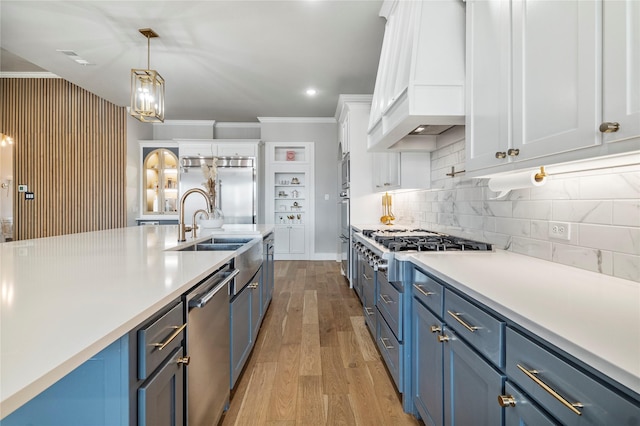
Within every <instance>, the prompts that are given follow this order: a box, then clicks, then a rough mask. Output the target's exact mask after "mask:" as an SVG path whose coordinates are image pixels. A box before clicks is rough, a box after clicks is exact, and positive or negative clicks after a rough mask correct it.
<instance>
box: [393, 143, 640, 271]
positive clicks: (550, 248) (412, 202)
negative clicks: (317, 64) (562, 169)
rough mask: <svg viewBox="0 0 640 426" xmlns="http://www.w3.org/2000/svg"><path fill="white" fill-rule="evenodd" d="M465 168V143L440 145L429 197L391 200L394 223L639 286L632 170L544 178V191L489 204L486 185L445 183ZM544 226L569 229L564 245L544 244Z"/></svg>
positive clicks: (639, 197) (637, 180)
mask: <svg viewBox="0 0 640 426" xmlns="http://www.w3.org/2000/svg"><path fill="white" fill-rule="evenodd" d="M464 160H465V141H464V140H460V141H457V142H452V143H448V144H443V145H439V146H438V149H437V150H436V151H434V152H433V153H432V156H431V179H432V189H431V190H428V191H416V192H409V193H401V194H395V195H394V206H395V208H394V213H395V215H396V217H397V218H399V222H398V223H401V224H406V225H410V226H412V227H420V228H426V229H431V230H435V231H442V232H447V233H450V234H453V235H459V236H465V237H470V238H474V239H478V240H482V241H486V242H489V243H492V244H494V245H495V246H496V247H498V248H505V249H507V250H510V251H513V252H517V253H522V254H525V255H528V256H533V257H537V258H541V259H545V260H549V261H552V262H558V263H562V264H566V265H571V266H575V267H578V268H582V269H587V270H591V271H595V272H600V273H603V274H606V275H613V276H616V277H620V278H625V279H628V280H633V281H638V282H640V169H639V168H638V167H637V166H636V167H635V168H634V167H627V168H617V169H609V170H603V171H598V172H581V173H579V174H574V173H572V174H567V175H562V176H561V175H558V176H550V177H549V178H548V181H547V183H546V184H545V185H544V186H541V187H536V188H532V189H522V190H515V191H512V192H511V193H509V195H507V196H506V197H505V198H504V199H500V200H493V198H495V197H496V196H497V193H495V192H493V191H491V190H489V188H488V187H487V182H488V180H486V179H469V178H465V177H464V175H459V176H460V177H456V178H451V177H448V176H446V175H445V174H446V173H449V172H450V171H451V166H455V168H456V170H463V169H464ZM550 221H561V222H569V223H570V224H571V239H570V241H558V240H553V239H550V238H549V237H548V228H549V222H550ZM523 273H526V271H523ZM514 278H517V277H514Z"/></svg>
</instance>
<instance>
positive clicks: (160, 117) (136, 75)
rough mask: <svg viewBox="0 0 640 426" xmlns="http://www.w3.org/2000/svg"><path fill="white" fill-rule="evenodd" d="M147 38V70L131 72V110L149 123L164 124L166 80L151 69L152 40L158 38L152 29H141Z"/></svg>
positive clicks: (133, 114)
mask: <svg viewBox="0 0 640 426" xmlns="http://www.w3.org/2000/svg"><path fill="white" fill-rule="evenodd" d="M138 31H140V33H141V34H142V35H143V36H145V37H146V38H147V69H132V70H131V110H130V113H131V115H132V116H133V117H135V118H137V119H138V120H140V121H144V122H147V123H162V122H164V79H163V78H162V76H161V75H160V74H158V71H156V70H152V69H150V68H151V67H150V66H149V63H150V56H151V54H150V43H151V42H150V40H151V39H152V38H155V37H158V34H156V33H155V31H153V30H152V29H151V28H142V29H139V30H138Z"/></svg>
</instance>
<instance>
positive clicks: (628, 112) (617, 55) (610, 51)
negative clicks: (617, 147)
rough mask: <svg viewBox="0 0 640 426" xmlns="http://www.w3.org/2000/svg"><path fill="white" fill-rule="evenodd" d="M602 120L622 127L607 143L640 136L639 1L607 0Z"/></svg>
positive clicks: (607, 135)
mask: <svg viewBox="0 0 640 426" xmlns="http://www.w3.org/2000/svg"><path fill="white" fill-rule="evenodd" d="M603 32H604V36H603V54H602V56H603V85H604V87H603V114H602V121H604V122H617V123H619V124H620V129H619V130H618V131H617V132H615V133H605V134H604V141H605V142H614V141H617V140H621V139H629V138H633V137H636V138H637V137H640V2H639V1H637V0H626V1H605V2H604V23H603Z"/></svg>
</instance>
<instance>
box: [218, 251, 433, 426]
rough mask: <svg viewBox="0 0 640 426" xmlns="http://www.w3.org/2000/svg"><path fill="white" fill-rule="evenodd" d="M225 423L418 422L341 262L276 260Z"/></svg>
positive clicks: (402, 423) (416, 423)
mask: <svg viewBox="0 0 640 426" xmlns="http://www.w3.org/2000/svg"><path fill="white" fill-rule="evenodd" d="M222 424H223V425H274V426H275V425H366V426H369V425H418V424H421V422H419V421H418V420H416V419H415V418H413V417H412V416H410V415H408V414H405V413H404V412H403V411H402V405H401V403H400V399H399V397H398V394H397V393H396V390H395V387H394V385H393V383H392V379H391V377H390V376H389V375H388V372H387V370H386V368H385V366H384V364H383V361H382V359H381V357H380V354H379V352H378V351H377V349H376V347H375V344H374V342H373V340H372V338H371V335H370V334H369V332H368V330H367V327H366V325H365V323H364V317H363V314H362V306H361V305H360V302H359V301H358V299H357V296H356V295H355V293H354V292H353V290H351V289H349V287H348V286H347V284H346V282H345V280H344V278H343V277H342V276H341V275H340V270H339V263H337V262H334V261H314V262H311V261H276V262H275V290H274V295H273V300H272V302H271V306H270V307H269V310H268V311H267V316H266V317H265V319H264V323H263V324H262V329H261V331H260V335H259V337H258V340H257V342H256V346H255V347H254V349H253V354H252V355H251V358H250V359H249V361H248V363H247V366H246V369H245V371H244V373H243V375H242V377H241V379H240V381H239V382H238V384H237V385H236V389H235V390H234V394H233V395H232V399H231V404H230V407H229V410H228V411H227V413H226V415H225V416H224V418H223V420H222Z"/></svg>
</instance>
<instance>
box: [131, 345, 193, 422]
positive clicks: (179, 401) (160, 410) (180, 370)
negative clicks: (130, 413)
mask: <svg viewBox="0 0 640 426" xmlns="http://www.w3.org/2000/svg"><path fill="white" fill-rule="evenodd" d="M183 356H184V355H183V348H182V347H179V348H177V349H175V350H174V351H173V352H172V353H171V355H170V356H169V357H167V359H166V361H165V362H164V364H162V366H161V367H160V369H159V370H158V371H156V372H155V373H154V374H153V375H152V376H151V377H149V379H148V380H147V381H145V382H144V383H143V384H142V386H140V387H139V388H138V426H181V425H183V424H184V367H183V364H182V363H181V362H179V358H181V357H183Z"/></svg>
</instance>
